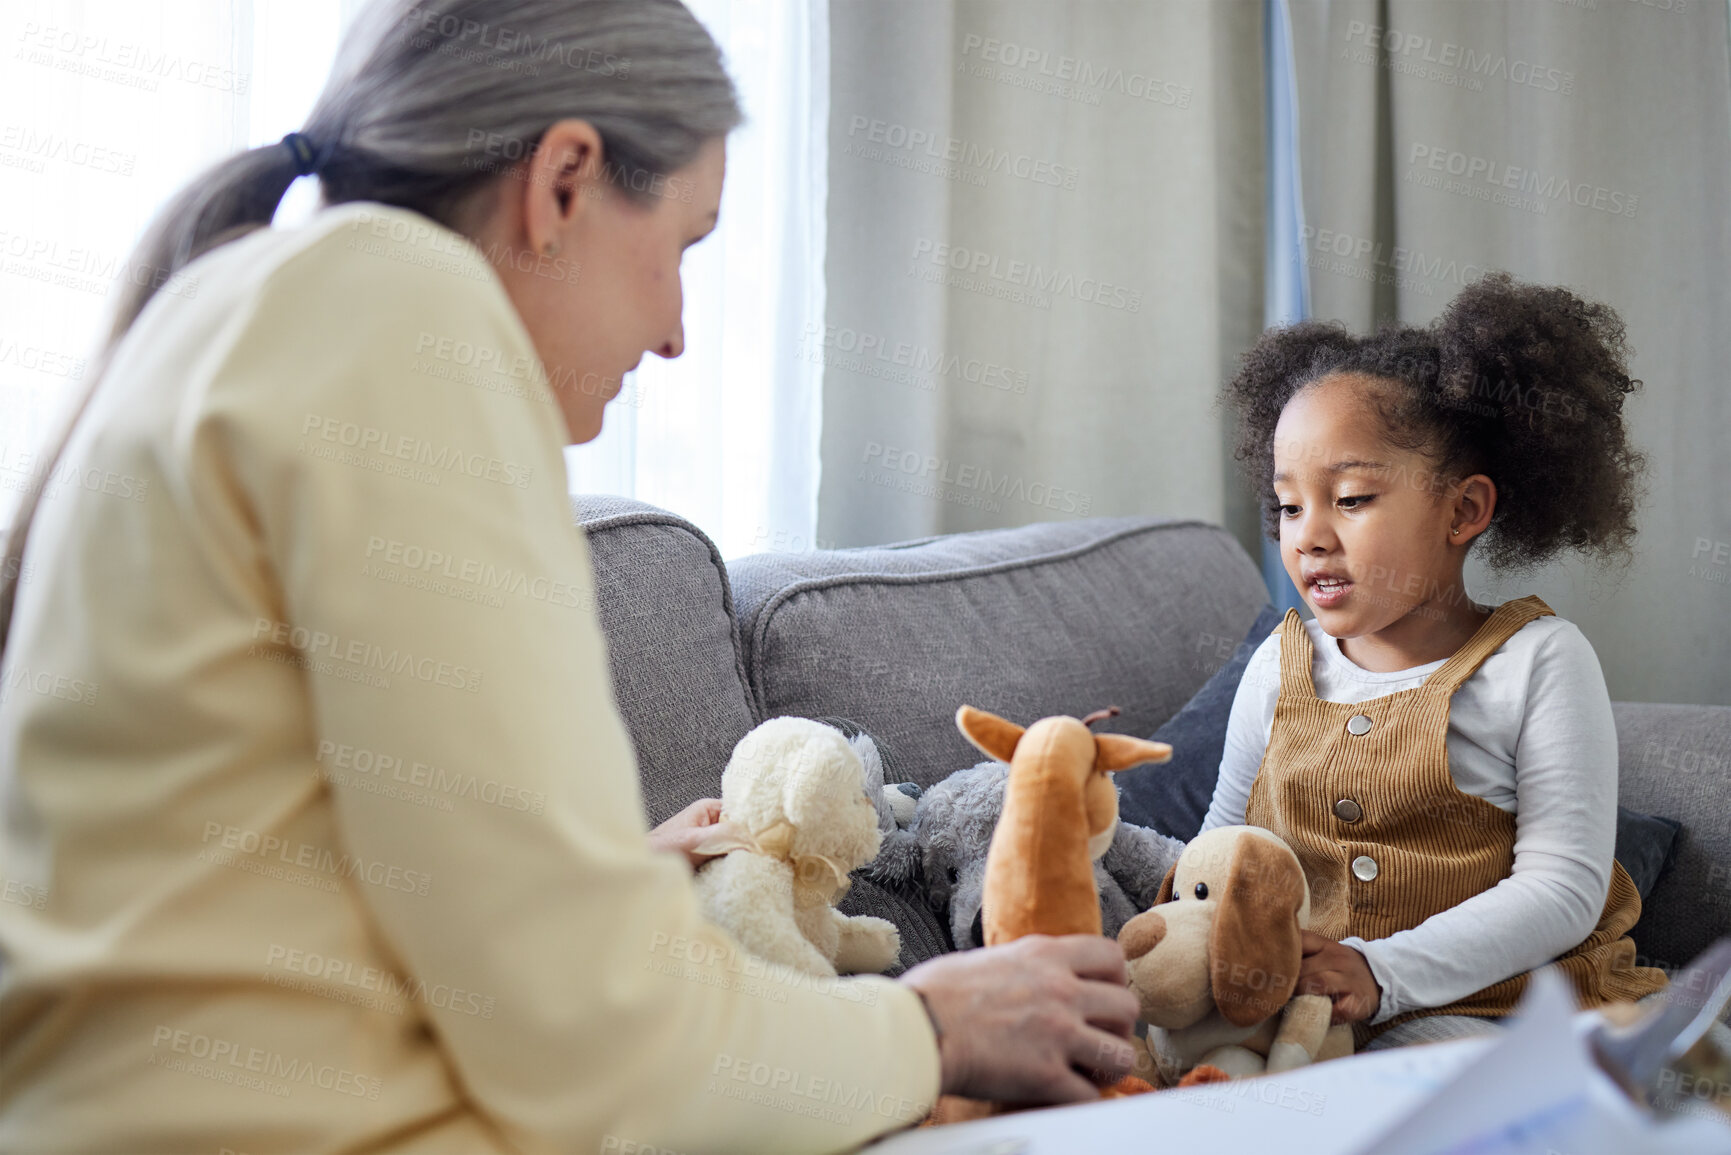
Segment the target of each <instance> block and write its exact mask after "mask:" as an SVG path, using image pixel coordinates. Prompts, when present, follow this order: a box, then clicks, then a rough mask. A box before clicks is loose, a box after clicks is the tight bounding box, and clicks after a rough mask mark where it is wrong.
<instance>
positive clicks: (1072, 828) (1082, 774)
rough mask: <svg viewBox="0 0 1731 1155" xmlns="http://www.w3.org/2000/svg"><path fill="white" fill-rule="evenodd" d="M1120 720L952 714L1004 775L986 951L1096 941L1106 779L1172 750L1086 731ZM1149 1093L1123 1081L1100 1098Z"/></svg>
mask: <svg viewBox="0 0 1731 1155" xmlns="http://www.w3.org/2000/svg"><path fill="white" fill-rule="evenodd" d="M1116 713H1118V708H1117V707H1116V706H1109V707H1107V708H1106V709H1104V710H1097V711H1095V712H1094V713H1092V714H1089V715H1088V716H1087V717H1086V718H1080V719H1078V718H1072V717H1069V716H1067V715H1058V716H1055V717H1051V718H1042V719H1040V720H1039V721H1038V722H1035V723H1034V724H1033V725H1032V726H1028V727H1027V728H1025V729H1024V728H1023V727H1021V726H1018V725H1016V724H1015V723H1013V722H1009V721H1006V720H1005V719H1003V718H1000V717H998V716H997V715H996V714H988V713H987V712H986V711H984V710H977V709H975V708H974V707H972V706H963V707H961V708H960V709H959V710H957V711H956V726H957V728H958V729H960V730H961V732H962V736H963V737H965V738H966V739H967V740H968V741H969V742H971V743H973V745H974V746H976V747H978V748H979V750H980V751H981V752H982V753H984V754H986V755H987V756H988V757H991V758H996V759H997V760H998V761H1000V762H1007V763H1009V766H1010V776H1009V779H1008V781H1007V782H1006V783H1005V786H1004V810H1003V814H1002V815H1001V816H1000V817H999V819H998V825H997V828H996V829H995V830H994V831H993V833H992V843H991V847H990V848H989V849H988V851H987V852H986V883H985V895H984V900H983V903H982V909H981V914H982V920H983V923H984V929H985V941H986V945H987V946H993V945H996V944H998V943H1004V942H1009V941H1011V940H1013V939H1017V938H1020V937H1022V936H1023V935H1027V934H1053V935H1058V934H1099V933H1100V932H1101V923H1100V897H1099V895H1098V894H1097V893H1096V892H1095V890H1094V866H1093V863H1094V859H1095V858H1096V857H1098V856H1099V855H1100V854H1101V853H1103V852H1104V850H1105V847H1104V846H1103V845H1101V841H1102V840H1104V841H1105V842H1106V843H1110V842H1111V839H1112V834H1113V831H1114V830H1116V829H1117V826H1118V790H1117V788H1116V787H1115V786H1113V785H1112V780H1111V778H1110V777H1109V775H1110V774H1112V773H1114V772H1116V771H1119V770H1128V769H1129V768H1130V767H1132V766H1140V765H1141V764H1143V763H1144V762H1164V761H1166V760H1167V759H1169V758H1171V757H1172V747H1170V746H1168V745H1166V744H1165V743H1164V742H1149V741H1145V740H1143V739H1141V738H1132V737H1129V736H1128V735H1125V734H1095V733H1094V732H1093V731H1091V730H1089V729H1088V727H1089V726H1090V725H1092V724H1093V723H1094V722H1097V721H1100V720H1101V719H1103V718H1109V717H1111V716H1112V715H1114V714H1116ZM1152 1089H1153V1088H1152V1087H1151V1086H1150V1085H1149V1084H1148V1083H1147V1082H1145V1081H1144V1080H1142V1079H1139V1078H1136V1077H1135V1076H1133V1075H1127V1076H1125V1077H1124V1078H1123V1079H1121V1080H1119V1081H1118V1082H1117V1083H1115V1084H1114V1085H1113V1086H1111V1087H1108V1088H1106V1089H1105V1090H1104V1091H1103V1092H1102V1094H1103V1095H1104V1096H1105V1097H1108V1098H1115V1097H1117V1096H1119V1095H1125V1094H1137V1093H1140V1092H1143V1091H1150V1090H1152ZM996 1110H997V1107H996V1105H995V1104H992V1103H986V1102H981V1101H979V1100H973V1099H964V1098H961V1097H960V1096H955V1095H945V1096H943V1097H941V1098H940V1099H939V1100H938V1105H937V1108H936V1109H935V1110H934V1111H933V1112H932V1116H931V1118H930V1119H929V1120H928V1122H929V1123H956V1122H963V1121H965V1120H968V1119H978V1118H982V1117H984V1116H986V1115H990V1114H994V1113H995V1112H996Z"/></svg>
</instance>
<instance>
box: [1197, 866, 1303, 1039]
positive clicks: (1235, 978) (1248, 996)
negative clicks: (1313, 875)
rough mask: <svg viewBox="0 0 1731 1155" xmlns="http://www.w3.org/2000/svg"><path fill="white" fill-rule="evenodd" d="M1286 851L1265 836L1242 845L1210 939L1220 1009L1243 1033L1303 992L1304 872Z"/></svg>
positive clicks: (1211, 964)
mask: <svg viewBox="0 0 1731 1155" xmlns="http://www.w3.org/2000/svg"><path fill="white" fill-rule="evenodd" d="M1282 849H1283V848H1282V847H1280V846H1276V845H1275V844H1273V843H1272V842H1270V841H1269V840H1267V839H1265V838H1262V837H1260V836H1259V835H1254V834H1244V835H1241V836H1240V837H1239V838H1238V840H1237V845H1236V846H1235V847H1234V848H1233V851H1234V853H1233V856H1232V865H1231V867H1230V871H1229V873H1228V875H1227V882H1226V893H1225V894H1223V895H1221V897H1220V907H1219V909H1218V910H1216V911H1215V912H1214V926H1213V928H1212V929H1211V930H1210V931H1209V934H1208V961H1209V968H1210V971H1211V974H1210V976H1209V981H1210V983H1211V985H1212V988H1213V992H1214V1005H1215V1006H1216V1007H1218V1008H1219V1010H1220V1014H1221V1016H1222V1017H1223V1018H1225V1019H1226V1021H1227V1022H1229V1023H1231V1024H1232V1025H1233V1026H1235V1027H1251V1026H1255V1025H1256V1024H1257V1023H1260V1022H1261V1021H1262V1020H1264V1019H1266V1018H1268V1017H1269V1016H1270V1015H1272V1014H1274V1013H1275V1012H1276V1011H1278V1010H1279V1009H1280V1008H1281V1007H1283V1006H1285V1005H1286V1004H1287V1002H1288V1001H1289V1000H1290V999H1291V998H1292V992H1293V990H1294V989H1295V988H1296V987H1297V986H1298V964H1299V962H1300V960H1301V959H1302V958H1303V957H1304V955H1303V950H1302V949H1301V945H1300V942H1299V932H1298V908H1299V905H1300V904H1301V903H1302V902H1303V901H1304V871H1303V870H1302V869H1301V868H1300V867H1299V865H1298V863H1297V862H1295V861H1294V860H1293V859H1292V857H1291V852H1290V851H1287V852H1286V853H1282ZM1162 891H1163V892H1164V888H1162Z"/></svg>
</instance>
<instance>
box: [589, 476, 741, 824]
mask: <svg viewBox="0 0 1731 1155" xmlns="http://www.w3.org/2000/svg"><path fill="white" fill-rule="evenodd" d="M572 510H573V513H574V515H575V516H576V519H577V522H578V524H579V525H581V526H582V527H583V531H584V534H585V536H586V538H587V539H588V542H589V554H590V557H591V559H592V560H593V563H594V566H595V588H596V601H597V603H598V607H599V610H600V614H601V631H602V634H603V635H604V636H605V638H606V640H607V659H608V664H609V666H610V667H611V669H612V673H613V692H614V697H615V699H616V701H617V703H618V706H619V713H620V715H621V717H622V718H623V719H624V722H625V727H626V729H627V730H629V731H630V733H631V741H632V745H633V746H634V747H635V748H636V750H637V772H638V776H639V780H640V781H641V782H642V786H643V800H644V805H645V808H646V809H647V811H648V817H649V822H650V824H651V825H654V824H656V823H659V822H661V821H662V820H663V819H665V818H667V817H668V816H669V815H671V814H674V813H677V812H678V811H679V810H681V809H683V808H684V807H685V806H687V805H688V804H690V803H692V802H694V801H696V800H697V799H699V798H705V797H713V798H719V797H720V796H721V771H722V770H723V769H724V768H725V767H726V765H727V760H728V758H729V757H730V756H731V755H732V753H733V747H734V744H735V743H737V742H738V741H739V740H740V739H741V738H743V737H744V736H745V734H746V732H747V731H748V730H750V729H751V728H752V726H753V725H755V724H756V722H755V720H754V717H753V714H752V707H751V693H750V691H749V690H748V689H747V688H746V685H745V667H744V664H743V659H742V654H741V651H740V645H739V632H738V629H737V627H736V626H735V624H734V618H733V594H732V591H731V590H730V589H729V588H728V580H727V568H726V566H724V565H723V564H722V562H721V555H720V554H719V553H718V552H717V551H716V548H715V546H714V545H713V544H712V543H711V542H710V540H709V539H708V538H707V537H705V536H704V535H703V532H702V531H701V530H699V529H698V528H697V527H696V526H694V525H692V524H691V523H690V522H688V521H686V520H685V519H683V518H680V517H675V516H674V515H673V514H671V513H667V512H666V511H665V510H660V509H657V508H655V507H654V506H652V505H646V504H644V503H643V502H640V501H632V500H630V499H629V498H622V497H599V496H588V495H585V496H581V497H575V498H573V499H572Z"/></svg>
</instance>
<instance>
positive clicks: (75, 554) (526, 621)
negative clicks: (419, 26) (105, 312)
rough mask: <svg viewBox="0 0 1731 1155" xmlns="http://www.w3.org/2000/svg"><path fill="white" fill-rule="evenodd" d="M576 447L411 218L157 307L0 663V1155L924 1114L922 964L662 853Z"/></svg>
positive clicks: (810, 1130)
mask: <svg viewBox="0 0 1731 1155" xmlns="http://www.w3.org/2000/svg"><path fill="white" fill-rule="evenodd" d="M541 271H542V272H543V273H544V274H545V275H548V276H564V275H577V274H576V271H575V266H570V267H569V268H568V269H566V270H564V271H562V269H561V266H560V264H559V263H558V262H553V263H549V264H546V265H545V267H544V268H543V269H542V270H541ZM564 442H565V427H564V424H563V421H562V419H561V417H560V414H559V411H558V409H557V406H556V404H555V401H554V397H553V393H552V392H551V389H550V386H549V384H548V381H547V377H546V374H545V371H544V370H543V369H542V368H541V366H540V364H539V361H538V360H537V359H536V355H535V350H534V347H533V345H532V344H531V342H530V338H529V335H528V332H527V331H526V330H525V329H524V327H523V325H522V323H521V320H520V318H519V317H518V316H517V314H516V312H515V310H514V309H513V307H512V305H511V302H510V300H509V298H508V297H507V296H506V294H505V292H504V288H503V286H502V284H501V283H500V281H499V280H498V278H497V276H496V275H495V273H494V270H493V268H492V267H491V265H490V264H489V257H488V255H487V254H484V253H483V252H481V251H480V250H479V249H478V248H476V247H475V246H474V245H472V244H470V243H469V242H468V241H466V240H464V239H463V238H462V237H460V236H458V235H457V234H456V233H453V232H450V231H448V230H445V229H443V228H441V227H439V226H437V225H433V224H431V223H430V222H429V221H427V220H426V219H425V218H423V217H421V216H419V215H417V214H414V213H409V212H406V211H402V210H397V209H392V208H386V207H383V206H379V205H366V204H357V205H348V206H343V207H339V208H335V209H330V210H327V211H324V212H322V213H320V214H318V216H317V217H315V218H314V220H312V221H311V222H310V223H308V224H306V225H303V226H301V227H298V228H296V229H292V230H275V229H272V230H263V231H260V232H256V233H254V234H251V235H249V236H246V237H244V238H242V239H240V240H238V241H235V242H232V243H231V244H228V245H225V246H223V247H221V248H219V249H217V250H215V251H213V252H212V253H210V254H208V255H207V256H206V257H204V258H201V259H200V260H199V261H196V262H194V263H193V264H192V265H191V266H190V267H189V268H188V269H187V270H185V272H184V274H183V275H181V276H179V277H177V278H176V279H175V280H174V281H171V282H170V283H169V284H168V285H166V286H164V288H163V289H162V290H161V291H160V292H159V294H158V295H157V297H156V298H155V299H154V300H153V301H152V302H151V304H150V305H149V307H148V308H147V309H146V310H145V311H144V313H143V314H142V316H141V317H140V318H139V320H138V322H137V324H136V325H135V326H134V327H133V329H132V331H131V332H130V333H129V334H128V335H127V337H126V339H125V341H124V342H123V343H122V345H121V346H120V348H119V349H118V351H117V355H116V358H115V360H114V361H113V363H112V366H111V368H110V370H109V372H108V374H107V376H106V377H105V379H104V380H103V381H102V383H101V386H100V388H99V389H98V391H97V392H96V394H95V396H94V399H93V401H92V403H91V406H90V409H89V411H88V412H87V413H86V415H85V417H84V420H83V421H82V422H81V423H80V425H79V428H78V431H77V433H76V435H75V437H74V438H73V440H72V442H71V444H70V445H69V447H68V451H67V454H66V456H65V458H64V460H63V462H62V464H61V466H60V468H59V469H57V470H56V471H55V473H54V474H53V476H52V477H51V478H50V479H49V481H48V489H47V492H46V495H45V497H44V499H43V501H42V504H41V508H40V510H39V512H38V514H37V517H36V521H35V524H34V527H33V529H32V531H31V536H30V539H29V544H28V550H27V552H26V554H25V567H24V578H23V582H22V584H21V586H20V589H19V598H18V602H17V613H16V618H15V621H14V624H13V627H12V636H11V639H10V644H9V646H8V648H7V651H6V655H5V662H4V666H3V668H0V681H3V684H4V702H3V704H0V893H4V894H5V895H6V896H7V897H6V900H5V901H0V1151H5V1152H28V1153H30V1155H38V1153H40V1152H45V1151H65V1152H71V1151H84V1152H103V1153H106V1155H114V1153H115V1152H122V1151H124V1152H128V1153H129V1155H145V1153H147V1152H176V1153H180V1155H185V1153H187V1152H192V1151H209V1152H213V1153H214V1152H217V1151H219V1150H223V1149H227V1150H231V1151H236V1152H248V1153H250V1155H261V1153H263V1152H267V1151H282V1152H289V1151H292V1152H314V1151H337V1150H343V1151H349V1150H363V1149H364V1150H367V1151H377V1152H393V1153H406V1152H417V1153H433V1152H451V1153H456V1152H463V1153H465V1155H472V1153H474V1152H482V1151H498V1152H506V1151H509V1152H561V1153H569V1152H578V1151H581V1152H606V1151H620V1152H625V1151H633V1150H661V1149H665V1150H674V1151H685V1152H696V1151H751V1152H767V1151H807V1152H812V1151H833V1150H842V1149H848V1148H851V1147H854V1146H857V1145H858V1144H859V1143H861V1142H863V1141H865V1140H866V1139H868V1138H870V1137H872V1136H873V1135H876V1134H879V1133H882V1132H884V1131H886V1130H891V1129H894V1128H896V1127H897V1126H899V1125H902V1124H905V1123H908V1122H912V1121H915V1120H917V1119H918V1118H919V1117H920V1116H921V1115H923V1114H924V1113H925V1112H926V1111H927V1110H929V1108H930V1105H931V1103H932V1101H933V1099H934V1098H935V1096H936V1094H937V1091H938V1054H937V1049H936V1046H935V1042H934V1038H933V1032H932V1028H931V1025H930V1023H929V1021H928V1020H927V1018H926V1015H925V1012H924V1009H923V1008H922V1006H921V1004H920V1002H919V999H918V997H917V996H916V995H915V994H914V993H913V991H912V990H910V989H908V988H907V987H905V986H903V985H901V984H899V983H896V982H892V981H890V980H888V979H885V978H882V977H876V976H873V977H864V978H857V979H849V980H841V981H837V980H829V981H810V980H804V979H801V978H799V977H794V976H787V975H785V974H777V973H774V972H772V971H770V970H769V969H768V968H766V967H764V966H763V965H762V964H760V963H758V962H757V961H756V960H753V959H750V958H749V957H746V956H743V955H741V954H740V952H739V949H738V948H737V947H736V945H735V944H734V942H733V941H732V940H731V939H730V938H729V937H728V936H727V935H726V934H725V933H723V932H722V931H720V930H718V929H716V928H715V927H713V926H710V925H708V924H707V923H705V921H704V920H703V918H702V917H701V914H700V912H699V909H698V906H697V903H696V899H695V896H694V891H693V887H692V885H691V880H690V877H689V873H688V869H687V867H686V865H685V863H684V862H683V860H681V859H680V858H678V857H676V856H673V855H670V854H661V853H656V852H654V851H652V850H651V849H650V848H649V846H648V843H647V841H646V838H645V833H646V821H645V814H644V808H643V803H642V798H641V794H640V790H639V784H638V777H637V766H636V763H635V758H634V755H633V751H632V746H631V743H630V740H629V738H628V736H627V734H626V732H625V729H624V726H623V724H622V723H621V720H620V717H619V715H618V712H617V708H616V706H615V703H614V699H613V694H612V689H611V685H610V680H609V675H608V671H607V665H606V654H605V650H604V640H603V637H602V634H601V630H600V626H599V620H598V618H597V615H596V610H595V605H594V587H593V575H592V571H591V567H590V559H589V554H588V549H587V545H586V543H585V540H584V537H583V534H582V533H581V531H580V530H579V529H578V528H577V527H576V526H575V525H574V524H573V521H572V513H571V506H570V504H569V500H568V498H567V495H566V488H565V484H566V483H565V468H564V459H563V447H564ZM720 769H721V767H719V766H718V767H717V768H716V770H717V773H718V774H719V771H720Z"/></svg>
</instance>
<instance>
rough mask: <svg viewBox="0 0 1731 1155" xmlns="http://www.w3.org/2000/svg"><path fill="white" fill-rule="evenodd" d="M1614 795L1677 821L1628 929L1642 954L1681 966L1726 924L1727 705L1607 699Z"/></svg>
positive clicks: (1730, 726)
mask: <svg viewBox="0 0 1731 1155" xmlns="http://www.w3.org/2000/svg"><path fill="white" fill-rule="evenodd" d="M1611 711H1612V713H1613V714H1614V715H1615V716H1616V719H1617V751H1618V758H1617V800H1618V801H1619V802H1621V803H1622V804H1623V805H1624V806H1627V807H1630V808H1631V809H1634V810H1640V811H1645V812H1646V813H1648V814H1663V815H1668V816H1670V817H1672V818H1675V819H1676V820H1678V821H1679V822H1681V823H1682V829H1681V830H1680V831H1678V834H1677V840H1676V843H1675V846H1674V850H1673V861H1672V864H1671V866H1670V868H1669V869H1667V870H1666V871H1665V873H1664V874H1663V875H1662V876H1661V877H1660V878H1659V880H1658V882H1657V883H1656V884H1655V885H1654V887H1653V893H1652V894H1650V895H1648V896H1647V899H1646V900H1645V901H1644V902H1643V903H1642V904H1641V921H1640V922H1638V923H1636V924H1635V929H1634V930H1632V931H1630V932H1629V933H1630V937H1632V938H1633V939H1634V940H1635V943H1636V946H1637V947H1638V948H1639V949H1640V954H1641V961H1642V962H1643V963H1644V964H1646V965H1649V966H1658V967H1665V968H1667V969H1669V968H1674V967H1680V966H1684V965H1686V964H1687V963H1688V962H1689V961H1690V960H1691V959H1693V958H1694V957H1695V956H1696V955H1698V954H1700V953H1701V951H1703V950H1705V949H1706V948H1707V946H1708V944H1710V943H1711V942H1712V941H1713V940H1714V939H1716V938H1718V937H1719V936H1720V935H1723V934H1726V933H1727V932H1728V931H1731V808H1727V807H1726V805H1725V796H1726V792H1727V790H1728V789H1731V706H1679V705H1660V704H1656V703H1648V702H1612V703H1611Z"/></svg>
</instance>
